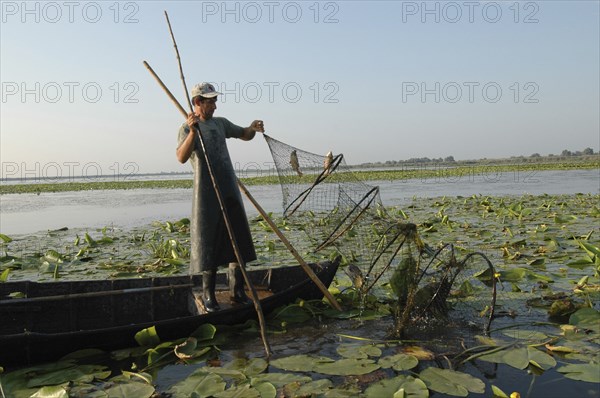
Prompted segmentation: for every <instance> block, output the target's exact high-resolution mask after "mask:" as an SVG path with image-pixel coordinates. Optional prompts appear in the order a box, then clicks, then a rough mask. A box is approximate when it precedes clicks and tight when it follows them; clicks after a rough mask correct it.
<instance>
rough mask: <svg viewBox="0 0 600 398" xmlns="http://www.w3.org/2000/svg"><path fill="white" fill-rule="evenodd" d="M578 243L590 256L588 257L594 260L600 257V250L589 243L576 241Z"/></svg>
mask: <svg viewBox="0 0 600 398" xmlns="http://www.w3.org/2000/svg"><path fill="white" fill-rule="evenodd" d="M576 242H577V243H578V244H579V246H580V247H581V248H582V249H583V250H585V252H586V253H587V254H588V256H590V258H592V259H593V258H594V257H600V248H598V247H596V246H594V245H592V244H590V243H588V242H584V241H581V240H579V239H576Z"/></svg>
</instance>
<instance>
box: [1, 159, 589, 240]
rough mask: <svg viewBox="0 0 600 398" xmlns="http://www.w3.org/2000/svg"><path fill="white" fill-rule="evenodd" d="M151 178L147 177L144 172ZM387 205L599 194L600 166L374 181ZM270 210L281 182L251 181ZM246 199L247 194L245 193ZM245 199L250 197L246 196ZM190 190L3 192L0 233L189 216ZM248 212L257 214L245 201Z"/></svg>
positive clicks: (278, 206)
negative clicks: (461, 198)
mask: <svg viewBox="0 0 600 398" xmlns="http://www.w3.org/2000/svg"><path fill="white" fill-rule="evenodd" d="M144 178H145V179H148V177H147V176H144ZM369 184H370V185H378V186H379V187H380V193H381V199H382V201H383V203H384V204H385V205H390V206H392V205H400V206H401V205H403V204H404V203H407V202H409V201H411V200H412V198H413V197H437V196H470V195H473V194H481V195H523V194H532V195H541V194H544V193H546V194H575V193H592V194H598V193H600V169H594V170H560V171H555V170H551V171H531V172H529V171H527V172H524V171H519V172H506V173H491V174H471V175H463V176H461V177H450V176H449V177H446V178H433V179H412V180H395V181H371V182H369ZM248 189H249V191H250V192H251V193H252V195H253V196H254V197H255V199H256V200H257V201H258V202H259V203H260V205H261V206H262V207H263V208H264V209H265V210H266V211H269V212H275V213H281V212H282V211H283V208H282V194H281V188H280V187H279V185H261V186H249V187H248ZM244 199H245V198H244ZM245 200H246V199H245ZM191 209H192V191H191V189H132V190H100V191H77V192H57V193H42V194H40V195H37V194H11V195H0V232H1V233H3V234H5V235H9V236H10V235H14V234H28V233H35V232H39V231H46V230H53V229H58V228H62V227H68V228H90V229H93V228H102V227H105V226H114V227H119V228H130V227H135V226H140V225H146V224H149V223H151V222H153V221H157V220H160V221H166V220H178V219H181V218H184V217H189V216H190V214H191ZM246 210H247V213H248V215H249V216H252V215H256V214H257V211H256V209H255V208H254V207H253V205H252V204H251V203H250V202H248V201H247V200H246Z"/></svg>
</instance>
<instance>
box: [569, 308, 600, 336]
mask: <svg viewBox="0 0 600 398" xmlns="http://www.w3.org/2000/svg"><path fill="white" fill-rule="evenodd" d="M569 324H570V325H575V326H577V327H579V328H583V329H588V330H593V331H594V332H596V333H600V311H597V310H595V309H593V308H581V309H579V310H577V311H576V312H575V313H574V314H573V315H571V317H570V318H569Z"/></svg>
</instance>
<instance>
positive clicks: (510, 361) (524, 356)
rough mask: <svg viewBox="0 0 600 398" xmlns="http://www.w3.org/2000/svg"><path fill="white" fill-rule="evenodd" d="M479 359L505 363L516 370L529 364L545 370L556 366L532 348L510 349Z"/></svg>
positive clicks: (549, 358) (548, 358) (551, 358)
mask: <svg viewBox="0 0 600 398" xmlns="http://www.w3.org/2000/svg"><path fill="white" fill-rule="evenodd" d="M479 359H481V360H483V361H487V362H494V363H505V364H507V365H510V366H512V367H513V368H517V369H525V368H526V367H527V366H529V364H530V363H531V364H532V365H534V366H536V367H538V368H540V369H542V370H547V369H550V368H553V367H554V366H556V360H555V359H554V358H553V357H551V356H550V355H548V354H546V353H544V352H542V351H540V350H538V349H536V348H534V347H511V348H506V349H504V350H500V351H496V352H494V353H491V354H486V355H482V356H480V357H479Z"/></svg>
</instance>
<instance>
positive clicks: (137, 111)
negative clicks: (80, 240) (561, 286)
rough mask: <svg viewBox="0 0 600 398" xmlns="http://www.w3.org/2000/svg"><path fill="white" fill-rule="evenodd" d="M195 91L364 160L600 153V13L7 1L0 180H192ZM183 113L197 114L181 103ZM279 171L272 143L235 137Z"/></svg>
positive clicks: (240, 156) (252, 160) (244, 150)
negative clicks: (135, 176)
mask: <svg viewBox="0 0 600 398" xmlns="http://www.w3.org/2000/svg"><path fill="white" fill-rule="evenodd" d="M164 10H167V12H168V13H169V17H170V20H171V24H172V26H173V30H174V33H175V37H176V39H177V44H178V47H179V50H180V53H181V57H182V61H183V67H184V72H185V77H186V80H187V83H188V86H189V87H191V86H192V85H193V84H195V83H198V82H201V81H210V82H213V83H216V85H217V86H218V89H219V90H220V91H222V92H225V93H226V95H225V96H224V97H222V98H220V100H219V101H220V102H219V103H218V109H217V111H216V115H219V116H225V117H227V118H228V119H230V120H231V121H232V122H234V123H236V124H239V125H242V126H247V125H249V124H250V122H251V121H252V120H253V119H263V120H264V121H265V126H266V129H267V133H268V134H269V135H271V136H272V137H274V138H276V139H278V140H280V141H283V142H286V143H289V144H291V145H293V146H296V147H300V148H302V149H303V150H307V151H310V152H315V153H322V154H325V153H327V151H329V150H331V151H333V153H334V154H337V153H340V152H341V153H344V155H345V158H346V161H347V162H348V163H350V164H356V163H363V162H375V161H385V160H402V159H408V158H413V157H430V158H438V157H446V156H449V155H452V156H454V157H455V159H457V160H460V159H478V158H497V157H509V156H513V155H525V156H528V155H530V154H532V153H536V152H537V153H540V154H542V155H545V154H549V153H553V154H560V152H561V151H562V150H563V149H568V150H572V151H575V150H582V149H584V148H586V147H591V148H593V149H594V151H595V152H597V151H598V150H599V149H600V148H599V145H600V143H599V141H600V126H599V123H600V121H599V118H600V116H599V109H600V101H599V91H600V88H599V86H600V84H599V73H600V72H599V70H600V65H599V47H600V45H599V36H600V34H599V20H600V15H599V2H598V1H533V2H514V1H507V2H504V1H498V2H488V1H457V2H443V1H440V2H436V1H429V2H422V1H416V2H413V1H397V2H394V1H381V2H374V1H370V2H362V1H332V2H315V1H308V2H286V1H284V2H280V1H257V2H227V3H225V2H221V1H216V2H213V1H203V2H201V1H180V2H163V1H129V2H115V1H107V2H100V1H97V2H94V1H81V2H80V1H71V2H68V1H65V2H63V1H58V2H27V3H24V2H21V1H2V21H1V22H2V23H1V32H0V33H1V61H0V62H1V63H0V66H1V69H0V74H1V76H0V80H1V82H2V101H1V104H0V105H1V109H0V112H1V130H0V134H1V137H0V144H1V149H0V155H1V163H2V177H3V178H7V177H20V176H23V175H24V176H28V177H30V178H31V177H34V176H50V177H52V176H56V175H57V174H60V175H62V176H71V175H75V176H80V175H82V174H86V175H95V174H99V173H102V174H109V175H111V174H114V173H115V172H120V173H124V174H127V173H149V172H159V171H188V170H190V167H189V165H187V164H186V165H180V164H179V163H178V162H177V160H176V158H175V147H176V137H177V131H178V128H179V125H180V124H181V122H182V117H181V115H180V113H179V112H178V111H177V110H176V108H175V107H174V106H173V105H172V103H171V102H170V100H169V99H168V98H167V97H166V95H165V94H164V93H163V92H162V90H161V89H160V88H159V86H158V85H157V84H156V82H155V81H154V79H153V78H152V77H151V76H150V74H149V73H148V71H147V70H146V69H145V68H144V67H143V65H142V61H143V60H146V61H147V62H148V63H149V64H150V65H151V66H152V67H153V68H154V70H155V71H156V72H157V73H158V75H159V76H160V77H161V78H162V79H163V81H164V82H165V83H166V85H167V86H168V87H169V88H170V89H171V91H172V92H173V93H174V94H175V96H176V97H177V98H179V100H180V101H181V102H182V103H184V101H185V97H184V94H183V88H182V84H181V81H180V78H179V71H178V67H177V60H176V57H175V52H174V49H173V45H172V42H171V38H170V36H169V33H168V28H167V24H166V21H165V17H164V13H163V11H164ZM184 106H185V105H184ZM229 148H230V153H231V156H232V159H233V161H234V163H235V164H236V166H237V168H241V169H243V168H244V167H256V165H259V166H263V167H268V166H269V164H270V162H271V158H270V154H269V151H268V147H267V145H266V143H265V141H264V140H263V139H262V137H257V139H255V140H253V141H251V142H241V141H238V140H230V141H229Z"/></svg>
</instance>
